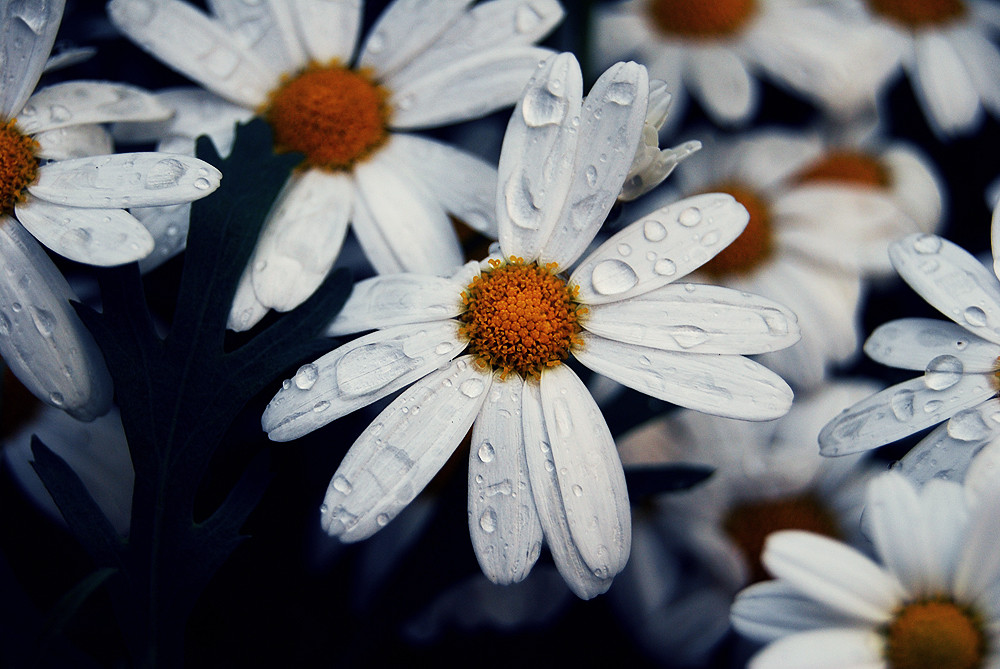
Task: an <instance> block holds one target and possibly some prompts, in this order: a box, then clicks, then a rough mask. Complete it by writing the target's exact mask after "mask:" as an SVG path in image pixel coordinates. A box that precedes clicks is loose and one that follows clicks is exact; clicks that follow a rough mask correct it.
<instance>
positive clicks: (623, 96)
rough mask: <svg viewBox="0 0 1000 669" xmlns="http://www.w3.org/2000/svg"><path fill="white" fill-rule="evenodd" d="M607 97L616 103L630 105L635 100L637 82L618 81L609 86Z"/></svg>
mask: <svg viewBox="0 0 1000 669" xmlns="http://www.w3.org/2000/svg"><path fill="white" fill-rule="evenodd" d="M607 99H608V101H609V102H614V103H615V104H616V105H630V104H632V101H633V100H635V84H632V83H629V82H627V81H616V82H614V83H613V84H611V85H610V86H608V95H607Z"/></svg>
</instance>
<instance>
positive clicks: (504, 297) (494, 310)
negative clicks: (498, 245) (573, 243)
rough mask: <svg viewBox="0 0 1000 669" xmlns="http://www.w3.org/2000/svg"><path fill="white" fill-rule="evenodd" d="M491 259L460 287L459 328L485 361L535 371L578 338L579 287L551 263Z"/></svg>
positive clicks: (525, 372)
mask: <svg viewBox="0 0 1000 669" xmlns="http://www.w3.org/2000/svg"><path fill="white" fill-rule="evenodd" d="M490 265H491V269H490V270H488V271H486V272H483V273H482V274H480V275H479V276H477V277H476V278H474V279H473V280H472V282H471V283H470V284H469V286H468V288H466V290H465V291H464V292H463V293H462V302H463V303H464V304H465V305H466V311H465V313H463V314H462V315H461V316H460V319H461V321H462V328H461V333H462V335H463V336H464V337H466V338H467V339H468V341H469V350H470V352H472V353H473V354H475V355H476V356H477V357H478V359H479V361H480V362H481V363H482V364H483V365H489V366H490V367H492V368H493V369H495V370H499V371H501V372H502V373H503V374H505V375H506V374H510V373H511V372H517V373H518V374H520V375H521V376H523V377H529V376H530V377H537V376H538V375H539V374H540V373H541V371H542V370H543V369H545V368H546V367H554V366H555V365H558V364H560V363H561V362H562V361H563V360H565V359H566V358H568V357H569V352H570V348H571V347H572V346H574V345H576V344H579V337H578V335H579V332H580V317H581V316H582V315H583V314H584V313H586V309H585V308H584V307H582V306H580V305H579V304H577V302H576V300H575V298H576V294H577V292H578V290H579V288H578V287H576V286H573V287H570V286H569V285H568V284H567V283H566V281H565V280H564V279H563V278H562V277H560V276H558V275H557V274H555V264H554V263H550V264H548V265H546V266H544V267H542V266H539V265H538V264H537V263H533V262H532V263H525V262H524V261H523V260H522V259H521V258H516V257H514V256H511V258H510V260H509V261H508V262H506V263H505V262H501V261H499V260H491V261H490Z"/></svg>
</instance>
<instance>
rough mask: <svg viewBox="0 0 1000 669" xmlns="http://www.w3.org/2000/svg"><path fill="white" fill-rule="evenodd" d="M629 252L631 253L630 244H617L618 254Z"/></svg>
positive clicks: (624, 254) (623, 254) (625, 254)
mask: <svg viewBox="0 0 1000 669" xmlns="http://www.w3.org/2000/svg"><path fill="white" fill-rule="evenodd" d="M630 253H632V247H631V246H629V245H628V244H619V245H618V254H619V255H622V256H627V255H628V254H630Z"/></svg>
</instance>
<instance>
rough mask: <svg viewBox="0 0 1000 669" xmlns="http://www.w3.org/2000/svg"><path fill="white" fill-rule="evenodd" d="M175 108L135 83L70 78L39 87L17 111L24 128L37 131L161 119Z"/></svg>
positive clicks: (20, 126) (32, 132) (22, 129)
mask: <svg viewBox="0 0 1000 669" xmlns="http://www.w3.org/2000/svg"><path fill="white" fill-rule="evenodd" d="M172 113H173V112H172V111H171V110H170V108H168V107H166V106H164V105H163V104H162V103H161V102H160V101H159V100H157V98H156V96H155V95H153V94H151V93H147V92H145V91H143V90H141V89H138V88H136V87H134V86H127V85H125V84H116V83H111V82H103V81H68V82H65V83H62V84H54V85H52V86H48V87H46V88H43V89H41V90H39V91H38V92H37V93H35V94H34V95H32V96H31V97H30V98H28V101H27V102H26V103H25V104H24V109H22V110H21V111H20V112H19V113H18V115H17V125H18V127H19V128H20V129H21V132H24V133H27V134H29V135H33V134H35V133H36V132H42V131H44V130H53V129H55V128H62V127H65V126H68V125H80V124H82V123H111V122H114V121H160V120H163V119H167V118H169V117H170V115H171V114H172Z"/></svg>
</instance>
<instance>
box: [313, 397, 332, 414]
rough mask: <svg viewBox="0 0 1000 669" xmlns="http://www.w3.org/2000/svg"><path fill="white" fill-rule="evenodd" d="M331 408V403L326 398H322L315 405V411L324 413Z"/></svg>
mask: <svg viewBox="0 0 1000 669" xmlns="http://www.w3.org/2000/svg"><path fill="white" fill-rule="evenodd" d="M329 408H330V403H329V402H327V401H326V400H320V401H319V402H316V404H314V405H313V413H323V412H324V411H326V410H327V409H329Z"/></svg>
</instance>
